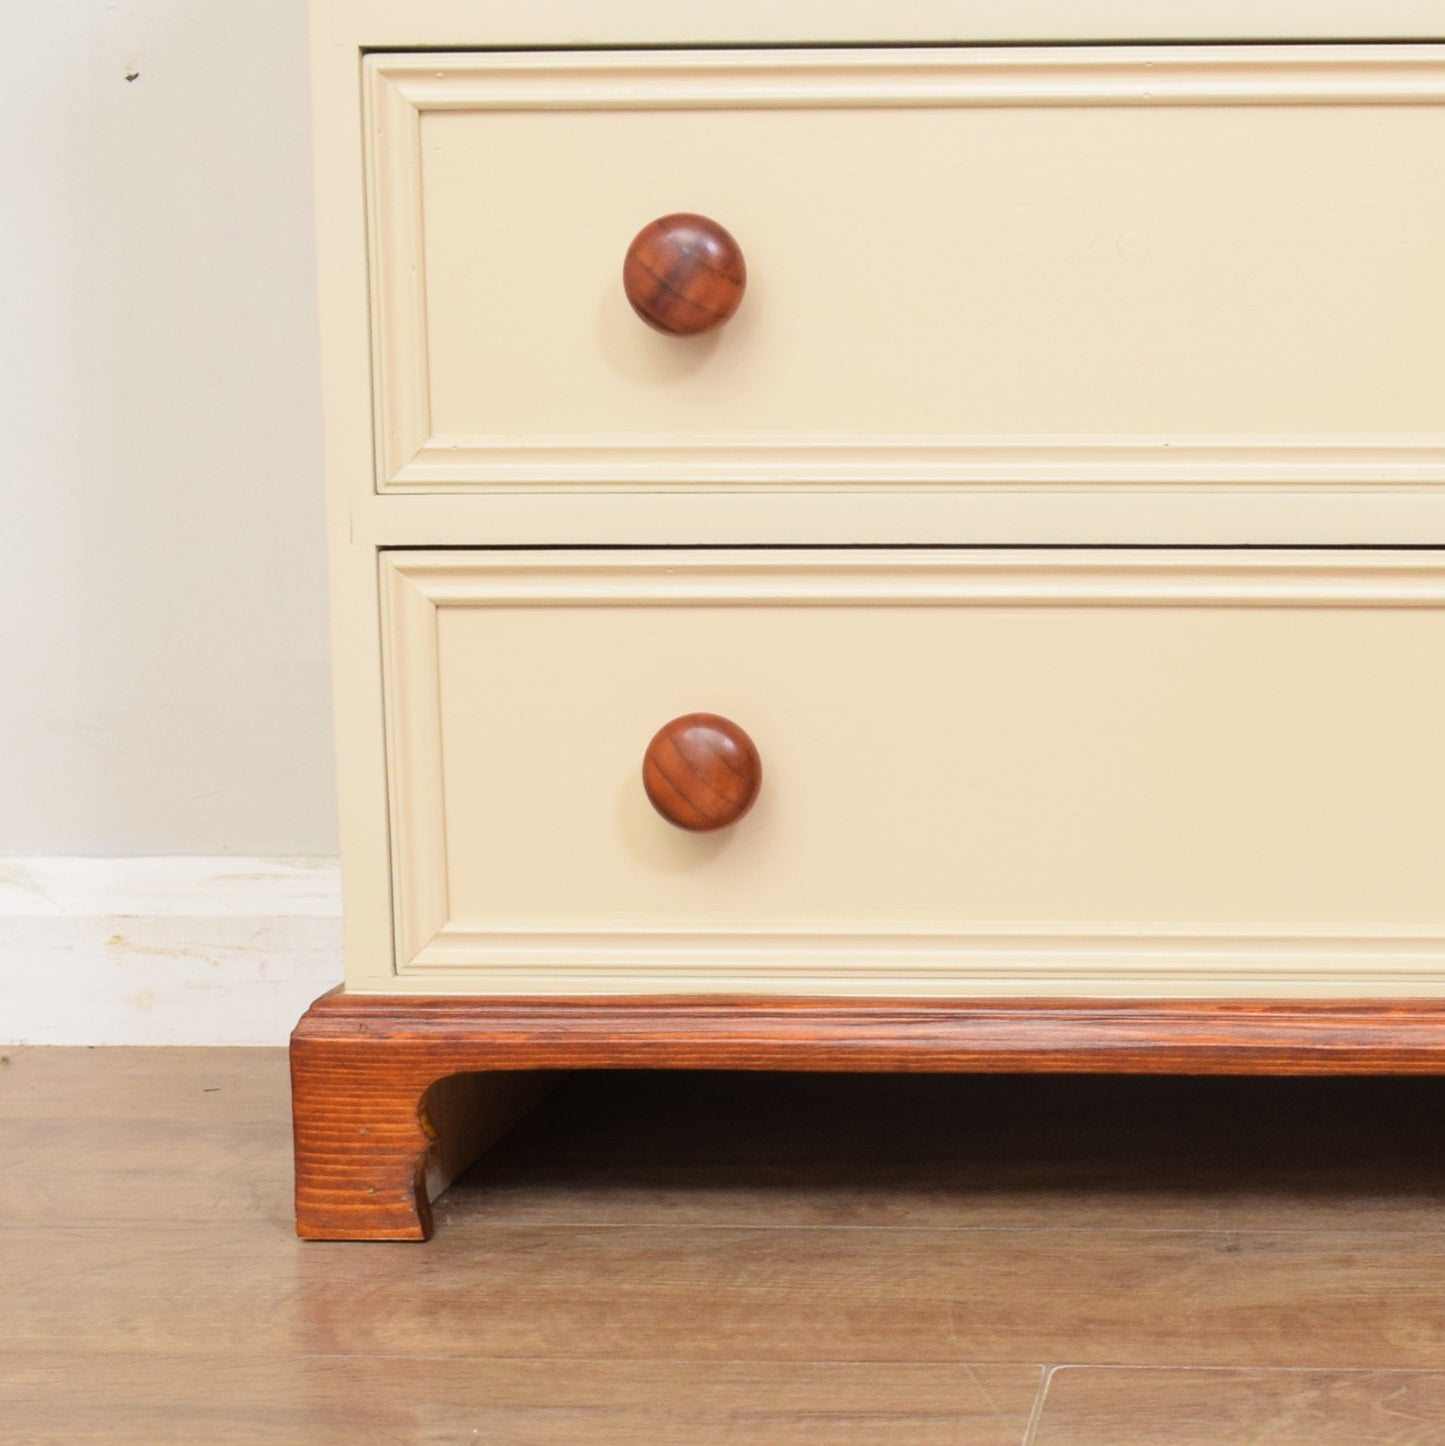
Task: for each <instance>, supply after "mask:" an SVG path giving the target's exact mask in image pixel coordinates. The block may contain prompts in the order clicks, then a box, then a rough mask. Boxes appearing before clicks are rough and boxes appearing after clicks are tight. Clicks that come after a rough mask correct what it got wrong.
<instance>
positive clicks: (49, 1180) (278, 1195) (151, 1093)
mask: <svg viewBox="0 0 1445 1446" xmlns="http://www.w3.org/2000/svg"><path fill="white" fill-rule="evenodd" d="M8 1057H9V1059H10V1063H9V1064H8V1065H0V1158H4V1160H5V1161H6V1167H5V1169H4V1170H3V1171H0V1232H3V1231H4V1230H6V1229H10V1228H14V1227H16V1226H37V1225H60V1224H69V1225H81V1226H88V1227H91V1228H96V1229H105V1228H117V1227H130V1226H135V1225H146V1224H153V1225H180V1224H190V1225H198V1224H205V1223H207V1222H209V1221H215V1220H232V1221H237V1220H247V1219H255V1220H266V1221H268V1222H271V1223H272V1224H275V1225H280V1226H284V1227H285V1228H286V1229H288V1230H289V1228H290V1221H291V1219H292V1201H291V1126H290V1108H291V1094H290V1090H291V1086H290V1074H289V1071H288V1068H287V1062H286V1055H285V1052H284V1051H283V1050H275V1049H265V1050H262V1049H255V1050H252V1049H27V1050H23V1051H22V1050H16V1051H10V1052H9V1056H8Z"/></svg>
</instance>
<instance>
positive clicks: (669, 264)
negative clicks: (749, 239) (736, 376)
mask: <svg viewBox="0 0 1445 1446" xmlns="http://www.w3.org/2000/svg"><path fill="white" fill-rule="evenodd" d="M747 281H748V273H747V268H746V267H745V266H744V265H743V253H742V251H741V250H740V249H739V247H738V243H737V242H736V241H734V240H733V238H732V237H731V236H730V235H729V234H728V233H727V231H726V229H725V228H724V227H722V226H719V225H718V223H717V222H716V221H709V220H708V218H707V217H706V216H693V215H690V214H688V213H686V212H679V213H678V214H677V215H674V216H660V217H659V218H658V219H657V220H656V221H654V222H653V223H652V224H651V225H650V226H644V227H643V228H642V230H641V231H639V232H638V233H637V235H636V236H635V237H634V238H633V242H632V245H631V246H629V247H628V248H627V259H626V261H624V262H623V263H622V285H623V287H624V289H625V290H626V292H627V299H628V300H629V301H630V302H631V303H632V309H633V310H634V311H635V312H636V313H637V314H638V316H640V317H641V318H642V319H643V321H645V322H646V323H647V324H648V326H652V327H656V328H657V330H658V331H665V332H667V333H668V335H670V336H696V335H697V334H698V333H699V332H703V331H711V330H712V329H713V327H715V326H721V325H722V324H723V322H725V321H726V320H727V319H728V317H730V316H731V315H732V314H733V312H735V311H736V310H737V309H738V306H739V304H740V303H741V301H742V299H743V287H745V286H746V285H747Z"/></svg>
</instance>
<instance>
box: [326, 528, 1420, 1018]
mask: <svg viewBox="0 0 1445 1446" xmlns="http://www.w3.org/2000/svg"><path fill="white" fill-rule="evenodd" d="M380 565H381V570H382V576H381V591H382V599H383V666H384V676H385V695H386V714H387V718H386V721H387V734H388V748H389V789H390V793H391V798H392V822H391V836H392V850H393V858H392V869H393V882H394V889H395V900H394V902H395V910H396V943H397V951H398V952H397V968H396V974H395V977H394V978H392V979H391V981H390V982H389V983H388V981H387V980H385V979H354V980H353V981H352V982H353V985H354V986H360V987H366V988H387V987H390V988H400V989H412V990H416V989H422V990H424V991H426V992H448V991H454V992H476V993H492V994H508V993H514V994H515V993H522V994H525V993H545V992H562V993H589V992H597V993H628V992H642V993H665V992H715V991H725V992H732V991H737V992H782V993H794V994H824V995H827V994H873V995H900V996H903V995H923V994H942V995H948V994H956V995H970V994H995V995H996V994H1014V993H1044V994H1047V993H1051V992H1052V993H1059V994H1071V995H1089V994H1109V993H1134V994H1205V995H1225V996H1230V995H1235V996H1237V995H1244V994H1273V995H1289V994H1351V993H1355V994H1369V995H1382V994H1422V993H1445V888H1442V887H1441V882H1442V863H1445V744H1442V740H1445V667H1442V666H1441V659H1442V658H1445V553H1436V552H1419V551H1417V552H1412V551H1400V552H1333V553H1331V552H1305V551H1296V552H1288V551H1286V552H1225V553H1209V552H1188V551H1183V552H1159V551H1132V552H1089V551H1083V550H1080V551H1069V550H1058V551H1018V552H997V551H992V552H981V551H969V550H959V551H908V550H894V551H888V550H879V551H839V552H830V551H826V550H803V551H766V550H758V551H738V552H723V551H707V550H701V551H684V550H678V551H654V552H648V551H641V552H627V551H598V552H567V551H558V552H545V553H540V552H539V553H488V552H480V551H479V552H465V551H435V552H426V551H411V552H406V551H398V552H388V553H383V554H382V558H381V564H380ZM694 711H710V712H716V713H720V714H723V715H726V716H727V717H730V718H732V719H734V720H735V721H737V722H738V723H740V724H741V725H742V726H743V727H744V728H745V729H746V730H747V731H748V732H749V733H750V734H751V736H752V738H753V739H754V740H755V741H756V743H757V746H758V748H759V750H760V753H761V756H762V761H763V780H764V781H763V786H762V791H761V795H760V797H759V800H758V802H757V805H756V807H755V808H754V809H753V810H752V812H751V813H750V814H749V815H748V816H747V817H745V818H744V819H743V820H741V822H739V823H738V824H736V825H735V826H734V827H732V828H731V829H728V830H725V831H722V832H719V833H716V834H709V835H693V834H687V833H685V832H682V831H680V830H678V829H675V828H673V827H671V826H670V825H668V824H667V823H665V822H664V821H663V820H662V819H661V818H660V817H658V816H657V815H656V814H655V813H653V812H652V810H651V808H650V806H649V804H648V802H647V800H646V798H645V796H644V793H643V789H642V786H641V778H640V769H641V759H642V754H643V751H644V749H645V747H646V745H647V742H648V740H649V739H650V738H651V736H652V734H653V733H654V731H655V730H656V729H657V728H658V727H659V726H660V725H661V724H662V723H664V722H666V721H667V720H668V719H670V718H673V717H675V716H677V715H679V714H683V713H688V712H694Z"/></svg>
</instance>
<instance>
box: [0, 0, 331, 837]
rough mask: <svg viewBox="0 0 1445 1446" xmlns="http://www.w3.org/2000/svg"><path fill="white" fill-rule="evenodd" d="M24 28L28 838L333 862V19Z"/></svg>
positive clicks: (9, 219)
mask: <svg viewBox="0 0 1445 1446" xmlns="http://www.w3.org/2000/svg"><path fill="white" fill-rule="evenodd" d="M8 18H9V22H10V24H9V42H10V54H11V61H12V63H11V64H10V66H9V67H8V70H7V74H6V80H5V85H4V87H3V88H0V115H3V118H4V122H5V126H4V134H5V141H4V144H3V147H0V167H3V172H0V178H3V186H4V203H3V206H0V257H3V261H4V274H5V279H6V281H7V282H8V283H9V285H8V286H7V287H6V291H7V292H8V299H7V301H6V304H5V308H4V313H3V320H0V397H3V399H4V400H3V403H0V418H3V425H0V534H3V553H0V556H3V561H4V566H3V567H0V618H3V625H0V678H3V689H0V853H72V852H73V853H97V854H113V853H157V852H176V853H192V852H195V853H221V852H237V853H253V854H268V853H303V854H304V853H321V852H329V851H331V850H332V849H333V848H334V843H335V838H334V835H335V825H334V822H333V789H332V763H331V749H330V743H329V703H328V682H327V662H326V603H325V548H324V534H323V527H322V498H321V481H320V440H319V422H318V398H317V378H316V370H317V361H316V350H317V348H316V337H315V324H314V311H315V303H314V262H313V257H312V224H311V215H310V205H311V201H310V161H309V136H308V117H307V100H306V40H305V7H304V5H303V4H302V0H251V3H248V4H246V5H244V6H236V5H199V4H196V3H194V0H105V3H103V0H51V3H49V4H47V5H43V6H41V5H28V6H23V7H18V6H17V7H14V8H13V10H12V12H11V13H10V14H9V16H8ZM131 73H134V74H135V79H133V80H127V78H126V77H127V75H128V74H131Z"/></svg>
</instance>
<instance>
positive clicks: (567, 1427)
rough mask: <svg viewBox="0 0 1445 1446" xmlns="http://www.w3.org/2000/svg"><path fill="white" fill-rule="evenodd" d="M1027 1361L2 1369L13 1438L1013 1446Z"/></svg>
mask: <svg viewBox="0 0 1445 1446" xmlns="http://www.w3.org/2000/svg"><path fill="white" fill-rule="evenodd" d="M1042 1374H1043V1372H1042V1370H1041V1368H1039V1367H1036V1366H973V1367H967V1366H954V1365H948V1366H941V1365H911V1364H896V1365H859V1364H855V1363H849V1364H846V1365H836V1364H832V1365H830V1364H813V1363H800V1364H796V1365H794V1364H783V1365H768V1364H762V1363H759V1364H734V1363H730V1362H720V1363H717V1364H709V1365H706V1366H698V1365H695V1364H690V1363H686V1362H682V1363H678V1362H667V1361H662V1362H649V1363H647V1364H645V1365H638V1364H633V1363H626V1362H622V1363H618V1362H607V1363H605V1364H599V1363H598V1362H596V1361H568V1362H555V1361H521V1360H513V1361H505V1360H504V1361H495V1360H469V1359H465V1358H445V1359H439V1360H438V1359H428V1358H418V1357H411V1358H407V1359H396V1358H389V1357H384V1356H382V1357H376V1356H368V1357H358V1356H350V1357H347V1356H340V1357H338V1356H304V1355H302V1356H286V1355H258V1356H236V1355H232V1354H227V1355H219V1356H209V1357H177V1356H171V1357H167V1356H144V1355H121V1356H113V1357H103V1358H99V1359H96V1360H93V1361H91V1362H89V1363H88V1364H87V1368H86V1369H85V1370H84V1371H79V1372H78V1371H76V1370H75V1360H74V1357H73V1356H70V1355H52V1356H22V1357H19V1358H18V1359H12V1361H11V1362H10V1365H9V1366H8V1368H7V1369H5V1370H4V1371H3V1372H0V1420H3V1421H4V1423H5V1425H4V1439H5V1440H6V1442H7V1443H9V1446H73V1443H86V1442H94V1443H100V1442H104V1443H106V1446H196V1443H198V1442H205V1443H206V1446H383V1443H386V1446H393V1443H397V1442H402V1443H407V1446H457V1443H462V1442H485V1443H487V1446H555V1443H558V1442H568V1441H585V1442H588V1443H596V1446H613V1443H616V1446H636V1443H639V1442H642V1443H648V1446H651V1443H654V1442H657V1443H674V1442H676V1443H693V1442H702V1443H707V1442H716V1443H727V1442H738V1443H748V1446H818V1443H820V1442H826V1443H828V1446H877V1443H879V1442H881V1441H896V1442H900V1443H905V1442H906V1443H909V1446H914V1443H916V1446H935V1443H936V1446H945V1443H946V1446H1020V1443H1021V1442H1022V1441H1023V1439H1024V1434H1025V1431H1026V1429H1027V1426H1028V1422H1029V1416H1030V1413H1031V1411H1032V1409H1033V1405H1034V1401H1035V1398H1036V1395H1037V1391H1038V1386H1039V1381H1040V1378H1041V1376H1042Z"/></svg>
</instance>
